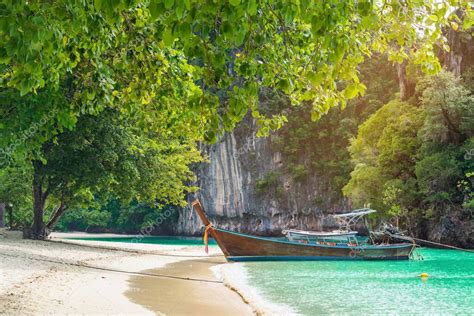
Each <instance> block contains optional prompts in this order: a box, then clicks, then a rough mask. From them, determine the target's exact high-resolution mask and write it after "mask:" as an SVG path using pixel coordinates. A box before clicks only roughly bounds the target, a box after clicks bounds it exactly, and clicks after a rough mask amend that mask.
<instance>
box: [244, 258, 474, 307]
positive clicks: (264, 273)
mask: <svg viewBox="0 0 474 316" xmlns="http://www.w3.org/2000/svg"><path fill="white" fill-rule="evenodd" d="M417 251H418V252H419V253H421V254H422V256H423V257H424V260H409V261H311V262H309V261H308V262H251V263H245V265H244V266H245V268H246V269H245V270H246V271H247V273H248V274H249V282H250V284H252V285H253V286H255V287H257V289H258V290H259V292H260V293H261V294H262V295H263V296H264V297H265V298H266V299H268V300H270V301H273V302H275V303H279V304H285V305H288V306H290V307H291V308H292V309H293V310H295V311H297V312H298V313H300V314H304V315H320V314H360V315H362V314H450V315H452V314H458V315H474V254H472V253H466V252H460V251H455V250H437V249H422V250H417ZM422 272H426V273H428V274H429V278H427V279H426V280H422V279H421V278H419V277H418V275H419V274H420V273H422Z"/></svg>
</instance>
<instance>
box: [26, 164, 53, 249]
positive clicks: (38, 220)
mask: <svg viewBox="0 0 474 316" xmlns="http://www.w3.org/2000/svg"><path fill="white" fill-rule="evenodd" d="M41 165H42V163H41V161H38V160H35V161H33V168H34V175H33V226H32V227H31V232H30V234H29V237H30V238H32V239H41V240H43V239H45V238H46V234H45V225H44V221H43V214H44V205H45V201H46V198H47V196H48V193H46V192H43V183H42V182H43V181H42V179H41V176H40V174H39V171H40V170H39V169H40V168H41Z"/></svg>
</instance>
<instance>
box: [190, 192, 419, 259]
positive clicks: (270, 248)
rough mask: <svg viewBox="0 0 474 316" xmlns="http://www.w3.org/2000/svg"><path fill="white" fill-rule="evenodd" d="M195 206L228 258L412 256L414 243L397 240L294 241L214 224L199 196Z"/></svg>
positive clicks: (391, 257)
mask: <svg viewBox="0 0 474 316" xmlns="http://www.w3.org/2000/svg"><path fill="white" fill-rule="evenodd" d="M192 206H193V207H194V209H195V210H196V212H197V214H198V215H199V217H200V219H201V221H202V222H203V224H204V225H205V226H206V229H205V232H204V239H205V241H206V242H207V236H208V233H210V234H211V236H212V237H213V238H214V239H215V240H216V242H217V244H218V245H219V247H220V248H221V250H222V252H223V253H224V256H225V257H226V259H227V260H228V261H277V260H329V259H333V260H334V259H335V260H406V259H409V258H410V255H411V253H412V252H413V249H414V248H415V244H414V243H397V244H379V245H370V244H351V243H345V244H341V243H338V244H333V243H317V242H314V243H313V242H308V243H304V242H292V241H284V240H277V239H273V238H265V237H257V236H252V235H247V234H242V233H237V232H232V231H229V230H225V229H221V228H217V227H214V226H212V224H211V223H210V222H209V220H208V219H207V217H206V214H205V212H204V210H203V209H202V206H201V203H200V202H199V200H195V201H194V202H193V203H192Z"/></svg>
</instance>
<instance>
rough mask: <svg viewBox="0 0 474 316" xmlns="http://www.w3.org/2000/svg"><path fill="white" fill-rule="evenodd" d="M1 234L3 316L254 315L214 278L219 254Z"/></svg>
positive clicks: (185, 248)
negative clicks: (79, 315)
mask: <svg viewBox="0 0 474 316" xmlns="http://www.w3.org/2000/svg"><path fill="white" fill-rule="evenodd" d="M3 235H4V236H3V237H0V275H1V278H0V302H1V304H2V306H1V308H0V314H4V315H19V314H21V315H38V314H109V315H123V314H128V315H130V314H135V315H161V314H165V315H184V314H190V313H193V314H206V315H252V314H254V313H255V312H254V311H253V309H252V308H251V307H250V306H249V305H248V304H246V303H245V302H244V300H243V299H242V297H241V296H240V295H239V294H237V293H236V292H235V291H233V290H231V289H230V288H228V287H226V285H225V284H224V283H223V282H222V280H220V279H219V278H218V277H216V275H215V274H214V273H213V272H212V271H211V269H212V268H215V267H216V266H218V265H220V264H222V263H224V262H225V259H224V258H223V256H222V254H221V253H220V250H219V249H218V248H217V247H211V249H210V253H209V256H203V248H202V247H190V246H169V245H151V244H129V243H115V242H114V243H107V242H96V241H81V240H68V241H65V240H63V239H62V238H65V237H72V236H76V235H72V234H53V235H52V239H51V241H32V240H23V239H21V234H19V233H16V232H5V231H4V232H3ZM79 236H81V235H79ZM117 270H118V271H122V272H118V271H117ZM133 273H138V274H133ZM140 273H141V274H140ZM189 279H192V280H189Z"/></svg>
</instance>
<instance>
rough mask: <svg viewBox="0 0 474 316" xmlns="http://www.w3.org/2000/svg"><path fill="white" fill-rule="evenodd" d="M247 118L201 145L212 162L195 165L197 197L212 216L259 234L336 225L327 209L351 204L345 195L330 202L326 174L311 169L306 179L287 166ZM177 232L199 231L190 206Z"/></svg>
mask: <svg viewBox="0 0 474 316" xmlns="http://www.w3.org/2000/svg"><path fill="white" fill-rule="evenodd" d="M255 133H256V126H255V124H254V122H253V121H252V120H251V119H250V118H247V119H246V120H244V122H242V123H241V124H239V126H238V127H237V128H236V129H235V130H234V132H232V133H230V134H226V135H225V136H223V137H222V138H221V139H220V140H219V141H218V142H217V143H216V144H213V145H211V146H203V148H202V150H203V151H204V152H205V153H206V154H207V156H208V158H209V162H208V163H205V164H201V165H200V166H198V167H197V169H196V171H197V176H198V183H197V184H196V185H197V186H199V187H200V190H199V192H198V193H196V194H195V195H193V196H190V197H189V200H190V201H191V200H192V199H193V198H199V199H200V200H201V203H202V204H203V207H204V208H205V210H206V212H207V214H208V216H209V218H210V219H211V221H212V222H213V223H214V224H215V225H217V226H219V227H221V228H226V229H232V230H236V231H240V232H251V233H254V234H261V235H279V234H280V232H281V230H282V229H285V228H301V229H312V230H320V229H321V228H322V227H332V226H333V225H334V223H333V221H332V220H331V218H329V217H327V216H326V215H327V214H332V213H334V212H335V211H336V210H341V209H344V208H347V205H346V204H347V201H346V200H345V199H344V198H342V196H341V198H340V199H339V201H336V203H333V204H332V205H324V207H323V206H321V204H320V203H319V204H318V203H316V201H320V200H322V199H324V194H325V192H327V189H328V181H329V180H328V179H325V178H324V177H323V176H321V175H317V174H312V175H310V176H309V177H308V180H307V181H305V183H304V184H302V183H298V182H295V181H294V180H293V178H292V176H291V175H288V174H285V173H284V172H283V168H282V167H283V162H282V159H281V155H280V153H279V152H277V151H275V149H274V148H273V146H272V140H271V137H268V138H258V137H256V134H255ZM176 229H177V231H176V233H179V234H192V235H194V234H198V233H200V232H202V223H201V222H200V220H199V218H198V217H197V216H196V214H195V213H194V212H193V211H192V210H191V207H189V206H188V207H186V208H185V209H183V210H181V212H180V216H179V219H178V225H177V228H176Z"/></svg>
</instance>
